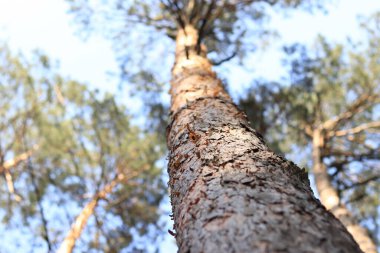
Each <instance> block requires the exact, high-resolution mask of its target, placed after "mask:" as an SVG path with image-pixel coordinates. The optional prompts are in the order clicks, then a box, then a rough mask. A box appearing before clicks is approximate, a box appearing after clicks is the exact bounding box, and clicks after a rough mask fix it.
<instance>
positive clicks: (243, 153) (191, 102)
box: [71, 1, 360, 252]
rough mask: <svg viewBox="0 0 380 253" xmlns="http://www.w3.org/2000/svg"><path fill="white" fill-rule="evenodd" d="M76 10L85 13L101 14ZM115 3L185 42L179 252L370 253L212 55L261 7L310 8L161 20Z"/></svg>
mask: <svg viewBox="0 0 380 253" xmlns="http://www.w3.org/2000/svg"><path fill="white" fill-rule="evenodd" d="M71 2H74V4H73V5H72V6H73V8H74V10H75V11H78V9H82V10H83V9H84V10H91V7H89V5H86V6H87V8H83V6H81V5H80V3H81V4H83V2H80V1H76V2H75V1H71ZM75 3H76V4H75ZM112 3H116V4H117V7H118V10H120V9H124V10H127V12H126V13H128V14H129V16H128V17H125V19H128V18H131V19H133V18H135V17H137V18H139V20H138V21H142V22H145V23H146V24H148V25H149V24H153V25H155V27H156V28H162V29H164V30H166V31H167V32H168V35H169V37H175V42H176V45H175V62H174V65H173V68H172V71H171V72H172V80H171V88H170V94H171V106H170V115H171V119H170V121H171V122H170V124H169V127H168V128H167V143H168V147H169V166H168V172H169V176H170V181H169V185H170V188H171V202H172V206H173V217H174V229H175V233H174V232H173V234H174V235H175V237H176V240H177V243H178V246H179V252H280V251H281V252H360V249H359V247H358V245H357V244H356V243H355V241H354V240H353V238H352V237H351V235H350V234H349V233H348V232H347V230H346V229H345V228H344V226H343V225H342V224H341V223H340V222H339V221H338V220H337V219H336V218H334V216H332V215H331V213H330V212H328V211H327V210H326V209H325V208H324V207H323V206H322V205H321V204H320V202H319V201H318V200H317V199H315V198H314V196H313V193H312V191H311V188H310V185H309V181H308V177H307V173H306V172H305V171H304V170H302V169H300V168H298V167H297V166H296V165H294V164H293V163H291V162H289V161H287V160H285V159H284V158H282V157H280V156H278V155H276V154H274V153H273V152H272V151H271V150H270V149H269V148H268V147H267V146H266V145H265V143H264V141H263V140H262V138H261V136H260V134H258V133H257V132H256V131H255V130H253V129H252V128H251V127H250V126H249V123H248V120H247V118H246V116H245V114H244V113H243V112H241V111H240V110H239V109H238V108H237V107H236V106H235V105H234V104H233V103H232V101H231V98H230V97H229V95H228V94H227V92H226V91H225V90H224V88H223V85H222V82H221V80H219V79H218V78H217V77H216V74H215V73H214V72H213V71H212V65H211V62H210V60H209V59H208V57H207V54H208V51H207V48H208V49H209V50H212V51H214V52H216V53H218V52H220V51H222V50H223V45H225V41H227V44H228V42H230V41H229V40H228V38H231V36H232V35H233V34H234V29H233V24H234V23H235V21H236V20H238V16H239V15H240V14H242V13H247V12H251V13H252V12H253V13H255V14H256V15H257V16H255V18H256V19H257V20H260V15H258V14H262V12H260V11H258V9H257V8H256V7H258V8H260V6H263V5H260V4H263V3H269V4H271V5H276V4H278V5H282V6H298V5H299V4H300V1H244V2H239V1H160V8H161V13H157V9H154V8H153V7H152V8H150V7H151V5H149V3H147V4H137V3H135V4H136V5H133V6H132V7H131V6H130V3H129V2H128V1H115V2H112V1H111V4H110V5H109V6H111V5H112ZM152 3H155V1H152ZM152 3H151V4H152ZM77 13H81V14H83V13H84V12H80V11H79V12H77ZM151 13H153V14H154V16H151V15H149V14H151ZM84 14H86V13H84ZM108 16H109V15H108ZM77 17H82V18H83V16H80V15H79V16H77ZM173 19H174V21H175V22H170V21H172V20H173ZM173 32H174V33H173Z"/></svg>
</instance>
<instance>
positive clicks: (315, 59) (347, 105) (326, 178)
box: [242, 15, 380, 253]
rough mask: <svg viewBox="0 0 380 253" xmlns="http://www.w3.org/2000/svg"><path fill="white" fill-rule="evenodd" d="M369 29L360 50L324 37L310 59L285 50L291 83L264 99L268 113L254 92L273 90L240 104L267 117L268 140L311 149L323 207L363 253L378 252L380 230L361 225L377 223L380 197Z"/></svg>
mask: <svg viewBox="0 0 380 253" xmlns="http://www.w3.org/2000/svg"><path fill="white" fill-rule="evenodd" d="M375 16H376V15H375ZM376 22H378V21H377V20H375V22H374V23H376ZM371 24H373V21H372V22H367V28H366V30H367V33H368V34H369V41H368V43H364V44H362V45H360V46H359V45H356V46H355V47H353V48H352V46H351V47H350V46H349V45H346V47H343V46H342V45H330V44H329V43H327V42H326V40H325V39H323V38H319V39H318V41H317V43H316V48H317V52H316V53H314V54H313V55H310V53H307V51H306V50H305V48H303V47H301V46H299V45H297V46H293V47H289V48H287V51H288V53H291V56H292V58H291V61H290V63H291V64H290V65H291V76H290V78H289V80H290V85H287V86H284V87H283V88H279V89H277V90H274V89H271V88H264V89H266V94H269V96H268V97H270V98H266V101H264V102H265V104H267V105H268V106H267V107H266V108H262V104H260V106H261V108H258V106H256V104H258V103H257V99H258V98H255V96H260V95H254V94H258V93H257V91H259V90H261V89H263V87H269V86H258V88H256V89H255V90H253V91H251V92H250V94H251V96H249V97H247V99H245V100H244V101H242V104H243V105H244V106H245V107H247V108H249V107H250V108H249V110H250V112H251V114H249V115H251V116H252V119H251V121H252V122H255V121H254V119H255V118H257V117H260V116H261V115H264V114H265V115H266V122H265V123H266V124H265V123H264V124H263V125H264V127H263V128H265V129H266V130H267V131H268V133H269V135H271V133H272V132H276V133H277V134H278V133H280V134H279V135H277V136H268V138H269V139H271V140H276V141H275V143H278V142H279V136H282V141H283V142H284V143H286V142H287V143H291V142H292V140H293V142H292V143H293V144H297V145H298V149H302V150H308V147H309V148H310V150H311V152H310V153H307V155H308V156H309V158H308V159H309V160H310V161H312V163H311V164H312V172H313V176H314V180H315V185H316V188H317V190H318V193H319V197H320V200H321V202H322V204H323V205H324V206H325V207H326V208H327V209H328V210H330V211H331V212H332V213H333V214H334V215H335V216H336V217H337V218H338V219H339V220H341V222H342V223H343V224H344V225H345V226H346V227H347V229H348V231H349V232H350V233H351V234H352V235H353V237H354V239H355V240H356V241H357V242H358V244H359V245H360V248H361V249H362V250H363V251H364V252H371V253H372V252H377V249H376V243H375V241H374V239H373V238H376V237H377V236H378V234H377V233H378V232H377V231H374V233H373V238H371V236H370V235H369V234H368V232H367V230H366V229H365V228H364V227H363V226H362V225H360V223H359V222H358V218H359V219H360V218H361V220H363V218H364V219H367V220H368V219H369V218H370V217H373V218H372V219H374V220H376V219H378V218H377V217H378V215H377V213H378V211H377V210H376V209H377V207H378V205H379V202H378V199H379V198H378V196H379V194H380V192H379V180H380V170H379V169H380V167H379V164H380V163H379V159H380V154H379V152H378V150H379V145H378V144H377V142H376V140H378V139H379V137H380V135H379V133H380V132H379V129H380V121H379V120H380V119H379V116H378V115H377V114H376V110H378V109H376V108H379V105H380V96H379V94H380V90H379V86H378V82H379V80H378V77H379V76H380V73H379V69H378V67H377V63H376V59H378V57H379V56H380V54H379V51H378V49H376V48H378V45H379V41H380V37H378V36H375V35H376V30H377V33H378V28H376V29H375V30H372V31H371V30H370V29H369V27H370V26H371ZM363 66H364V68H363ZM271 87H273V86H271ZM277 87H279V85H277ZM268 90H269V91H268ZM273 100H274V101H276V103H273ZM258 112H259V113H258ZM256 124H257V123H256ZM284 125H285V126H287V127H283V126H284ZM300 130H301V131H300ZM284 139H285V141H284ZM294 140H296V142H294ZM283 147H284V145H283ZM283 152H284V153H286V152H288V151H287V150H285V149H283ZM358 197H359V198H358ZM355 202H357V203H355ZM360 209H365V210H366V211H364V212H363V211H360ZM360 213H362V214H361V215H360ZM355 214H356V215H355ZM358 214H359V215H358ZM360 216H361V217H360ZM372 229H373V227H372Z"/></svg>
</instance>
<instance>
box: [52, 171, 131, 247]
mask: <svg viewBox="0 0 380 253" xmlns="http://www.w3.org/2000/svg"><path fill="white" fill-rule="evenodd" d="M123 178H124V176H122V175H119V176H118V177H117V178H115V179H114V180H112V181H111V182H110V183H109V184H107V185H106V186H104V188H103V189H101V190H100V191H98V192H97V193H96V194H95V195H94V196H93V197H92V198H91V200H90V202H89V203H88V204H87V205H86V206H85V207H84V208H83V209H82V212H81V213H80V214H79V215H78V216H77V217H76V218H75V221H74V222H73V224H72V225H71V229H70V231H69V232H68V233H67V235H66V237H65V239H64V240H63V242H62V244H61V246H60V247H59V249H58V250H57V253H71V252H72V251H73V249H74V246H75V242H76V241H77V239H78V238H79V237H80V235H81V233H82V231H83V229H84V228H85V226H86V224H87V221H88V219H89V218H90V217H91V215H92V214H93V213H94V210H95V207H96V206H97V205H98V202H99V200H100V199H103V198H105V197H106V195H107V194H109V193H110V192H112V190H113V189H114V188H115V186H116V185H117V184H118V183H119V182H120V180H122V179H123Z"/></svg>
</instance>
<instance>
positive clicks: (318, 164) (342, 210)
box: [313, 129, 377, 253]
mask: <svg viewBox="0 0 380 253" xmlns="http://www.w3.org/2000/svg"><path fill="white" fill-rule="evenodd" d="M320 131H321V130H319V129H315V130H314V132H313V174H314V178H315V184H316V186H317V190H318V193H319V198H320V200H321V202H322V204H323V205H324V206H325V207H326V208H327V210H329V211H330V212H332V213H333V214H334V215H335V217H336V218H338V219H339V220H340V221H341V222H342V223H343V225H345V226H346V228H347V230H348V231H349V232H350V233H351V235H352V236H353V238H354V239H355V241H356V242H357V243H358V244H359V247H360V249H361V250H362V251H363V252H365V253H377V249H376V245H375V243H374V242H373V240H372V239H371V237H370V236H369V234H368V231H367V230H366V229H365V228H363V227H361V226H360V225H359V223H358V222H357V221H356V220H355V218H354V217H353V215H352V214H351V212H350V211H349V210H348V209H347V207H346V206H345V205H343V204H342V203H340V198H339V195H338V192H337V191H336V190H335V188H334V187H333V186H332V184H331V180H330V176H329V174H328V173H327V168H326V166H325V165H324V163H323V159H322V155H321V149H322V147H323V145H324V138H323V136H322V135H321V132H320Z"/></svg>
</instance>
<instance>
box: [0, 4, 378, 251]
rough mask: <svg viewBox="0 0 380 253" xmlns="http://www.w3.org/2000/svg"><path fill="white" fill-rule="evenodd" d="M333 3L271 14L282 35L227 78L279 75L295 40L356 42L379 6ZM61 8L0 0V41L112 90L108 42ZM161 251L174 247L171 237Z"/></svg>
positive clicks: (239, 79) (112, 65) (242, 79)
mask: <svg viewBox="0 0 380 253" xmlns="http://www.w3.org/2000/svg"><path fill="white" fill-rule="evenodd" d="M335 2H336V3H335V4H332V5H330V6H329V8H328V14H324V13H321V12H317V13H315V14H313V15H311V14H309V13H305V12H301V11H296V12H290V13H289V15H288V17H285V16H284V15H279V14H278V13H275V12H273V13H272V14H273V17H272V21H271V27H272V28H274V29H276V30H277V31H278V32H279V33H280V35H281V39H277V40H276V41H274V42H273V43H272V44H271V45H270V47H269V48H267V49H266V50H264V51H260V52H257V53H255V54H254V55H252V57H251V58H250V59H248V60H247V61H246V62H247V63H249V66H247V68H248V71H247V69H246V70H242V69H240V68H232V67H231V66H229V65H227V66H229V67H230V69H228V70H227V71H228V72H229V73H230V75H229V76H230V79H229V82H230V83H235V82H236V83H239V84H242V85H243V84H244V83H245V84H246V85H249V83H250V81H251V80H252V78H253V77H264V78H267V79H278V78H280V76H281V75H284V74H285V71H284V69H283V68H282V67H281V64H280V60H281V57H282V54H281V53H280V51H279V49H280V48H281V47H282V45H283V44H290V43H294V42H300V43H303V44H307V45H309V46H312V44H313V41H314V39H315V38H316V36H317V35H318V34H322V35H324V36H325V37H327V38H328V39H329V40H330V41H336V42H344V41H345V39H346V38H347V37H348V36H351V37H353V38H354V39H357V40H359V39H360V37H361V36H363V35H362V34H361V33H360V31H359V30H358V22H357V17H358V16H359V15H364V16H368V15H370V14H371V13H372V12H374V11H376V10H380V1H378V0H361V1H358V0H340V1H335ZM66 9H67V5H66V4H65V2H64V1H63V0H0V41H5V42H7V43H8V44H9V46H10V47H11V49H12V50H13V51H15V52H17V51H22V52H23V53H25V54H28V53H29V52H30V51H32V50H34V49H42V50H43V52H45V53H46V54H47V55H48V56H49V57H50V58H51V59H55V60H57V61H59V65H60V72H61V73H62V74H63V75H66V76H70V77H72V78H74V79H76V80H79V81H81V82H85V83H87V84H89V85H91V86H93V87H96V88H99V89H101V90H108V91H115V90H116V87H117V84H118V79H117V78H116V77H112V75H109V74H108V73H109V72H116V71H117V63H116V61H115V55H114V53H113V51H112V48H111V43H110V42H109V41H107V40H105V39H103V38H101V37H99V36H92V37H91V38H90V39H88V40H87V41H83V40H81V39H80V38H79V37H78V36H76V35H75V31H76V29H75V26H74V25H73V24H72V19H71V17H70V16H69V15H68V14H67V13H66ZM231 87H234V88H233V89H236V90H233V91H236V92H238V90H239V89H241V87H240V86H238V87H237V86H236V85H233V86H231ZM235 87H236V88H235ZM162 249H164V252H165V249H166V251H169V252H170V251H172V250H173V247H172V241H171V238H170V236H168V239H167V240H166V241H165V242H164V243H163V244H162Z"/></svg>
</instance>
